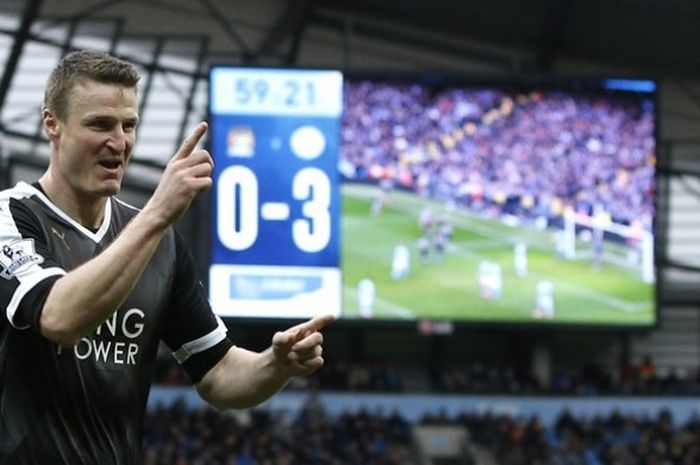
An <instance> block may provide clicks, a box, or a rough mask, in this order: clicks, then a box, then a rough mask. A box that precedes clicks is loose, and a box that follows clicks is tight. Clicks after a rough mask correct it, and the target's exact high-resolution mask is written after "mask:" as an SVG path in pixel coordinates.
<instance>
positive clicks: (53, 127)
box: [41, 108, 61, 142]
mask: <svg viewBox="0 0 700 465" xmlns="http://www.w3.org/2000/svg"><path fill="white" fill-rule="evenodd" d="M41 120H42V124H43V126H44V131H45V132H46V136H47V137H48V138H49V140H50V141H51V142H55V141H56V139H58V137H59V136H60V135H61V121H60V120H59V119H58V118H57V117H56V115H55V114H54V113H53V112H52V111H51V110H49V109H48V108H44V110H43V111H42V112H41Z"/></svg>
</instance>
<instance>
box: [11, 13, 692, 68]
mask: <svg viewBox="0 0 700 465" xmlns="http://www.w3.org/2000/svg"><path fill="white" fill-rule="evenodd" d="M28 9H29V10H30V14H35V15H36V16H37V17H38V16H40V17H43V18H52V20H53V21H71V20H75V19H85V18H115V19H117V20H118V21H119V22H120V26H119V33H121V34H170V35H182V36H185V35H198V36H202V37H206V40H207V53H208V55H209V57H210V59H211V60H213V61H219V62H221V61H228V60H230V61H236V62H247V63H256V64H288V65H293V64H294V65H296V64H301V65H320V66H339V67H342V68H343V69H346V70H348V69H358V68H363V67H374V68H376V67H379V66H382V67H385V68H389V69H391V68H397V67H398V68H404V69H415V68H419V69H420V68H425V67H426V66H428V65H429V66H430V69H436V68H442V69H445V70H462V69H471V68H473V67H476V68H478V69H481V70H486V71H509V72H512V71H525V72H537V73H555V72H560V71H562V72H580V71H581V70H585V71H587V72H591V71H594V72H595V71H598V72H611V71H614V72H624V73H625V74H627V75H653V76H661V77H665V76H672V77H679V78H698V77H700V53H698V52H699V51H698V50H697V48H698V45H697V44H700V29H699V28H697V27H696V26H697V24H698V20H700V3H699V2H691V1H687V0H587V1H585V2H584V1H575V0H528V1H519V0H489V1H488V2H484V1H477V0H461V1H455V0H430V1H427V0H353V1H346V0H295V1H284V0H237V1H230V0H148V1H140V0H139V1H137V0H3V1H2V3H1V4H0V13H2V11H14V12H17V13H19V14H22V13H24V12H25V11H27V10H28Z"/></svg>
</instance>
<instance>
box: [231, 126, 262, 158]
mask: <svg viewBox="0 0 700 465" xmlns="http://www.w3.org/2000/svg"><path fill="white" fill-rule="evenodd" d="M226 151H227V153H228V156H229V157H245V158H249V157H252V156H253V154H254V153H255V133H254V132H253V129H252V128H251V127H250V126H233V127H231V128H230V129H229V130H228V137H227V138H226Z"/></svg>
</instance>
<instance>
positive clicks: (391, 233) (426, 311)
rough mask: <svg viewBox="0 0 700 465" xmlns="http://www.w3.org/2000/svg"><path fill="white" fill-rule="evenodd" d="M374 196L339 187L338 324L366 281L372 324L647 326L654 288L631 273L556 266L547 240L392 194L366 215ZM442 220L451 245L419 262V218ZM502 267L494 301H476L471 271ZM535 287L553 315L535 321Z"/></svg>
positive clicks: (367, 190)
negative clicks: (517, 257) (517, 264)
mask: <svg viewBox="0 0 700 465" xmlns="http://www.w3.org/2000/svg"><path fill="white" fill-rule="evenodd" d="M376 189H377V188H376V187H372V186H359V185H351V184H346V185H344V186H343V216H342V218H343V219H342V244H343V246H342V268H343V285H344V296H343V315H344V317H346V318H359V317H360V315H359V313H358V297H357V285H358V283H359V282H360V280H362V279H364V278H367V279H370V280H372V281H373V282H374V285H375V289H376V291H375V299H374V305H373V308H372V316H371V317H372V318H373V319H399V320H401V319H403V320H412V319H417V320H422V319H449V320H455V321H467V322H469V321H471V322H494V323H512V322H514V323H536V322H541V323H546V324H552V323H554V324H562V323H563V324H574V323H584V324H594V325H634V326H636V325H640V326H643V325H650V324H653V323H654V316H655V311H654V309H655V302H654V285H653V284H649V283H644V282H643V281H642V280H641V278H640V277H639V272H638V270H633V269H626V268H624V267H620V266H616V265H611V264H609V263H603V265H602V266H601V267H600V269H599V270H595V269H594V268H593V264H592V262H591V260H581V261H566V260H562V259H560V258H558V257H557V256H556V253H555V243H554V238H553V232H552V231H540V230H535V229H534V228H531V227H524V226H507V225H505V224H503V223H502V222H501V221H498V220H495V219H489V218H485V217H481V216H476V215H473V214H469V213H466V212H461V211H460V212H457V211H447V210H445V209H444V207H443V206H441V205H440V204H438V203H436V202H431V201H429V200H426V199H423V198H419V197H417V196H415V195H411V194H407V193H405V192H397V191H394V192H392V193H391V194H390V195H389V200H388V202H387V204H386V206H385V207H384V209H383V211H382V212H381V213H380V214H379V215H372V213H371V201H372V197H373V195H374V194H375V192H376ZM426 206H428V207H430V208H431V210H433V211H435V212H441V213H442V214H445V215H449V218H450V220H451V222H452V224H453V235H452V241H451V244H450V245H449V247H448V248H447V249H446V251H445V253H444V256H443V258H442V260H438V259H436V258H435V257H432V258H429V259H426V260H421V257H419V254H418V252H417V247H416V244H417V241H418V239H419V237H420V236H421V227H420V225H419V214H420V211H421V210H422V209H423V208H424V207H426ZM517 240H524V241H526V242H527V244H528V254H527V260H528V272H527V275H526V276H524V277H519V276H517V275H516V273H515V270H514V266H513V262H514V260H513V245H514V244H515V243H516V242H517ZM398 244H404V245H406V246H407V247H408V249H409V251H410V264H411V266H410V273H409V275H408V276H407V277H406V278H404V279H400V280H395V279H392V277H391V262H392V254H393V250H394V247H395V246H396V245H398ZM484 260H489V261H493V262H496V263H498V264H500V266H501V270H502V283H503V284H502V294H501V296H500V298H495V299H485V298H482V295H481V289H480V287H479V284H478V280H477V268H478V265H479V262H481V261H484ZM542 280H548V281H551V283H552V284H553V286H554V292H553V296H554V308H555V312H554V315H553V316H552V317H550V318H546V319H539V318H536V317H535V313H534V308H535V306H536V305H535V302H536V293H535V288H536V286H537V283H538V282H541V281H542Z"/></svg>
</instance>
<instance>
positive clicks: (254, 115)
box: [209, 66, 343, 318]
mask: <svg viewBox="0 0 700 465" xmlns="http://www.w3.org/2000/svg"><path fill="white" fill-rule="evenodd" d="M209 77H210V96H209V97H210V98H209V113H210V126H211V128H210V131H211V133H210V149H211V153H212V156H213V158H214V163H215V168H214V174H213V176H214V187H213V193H212V194H213V195H212V216H211V218H212V224H211V231H212V237H211V244H212V250H211V265H210V269H209V297H210V300H211V304H212V307H213V309H214V311H215V312H216V313H217V314H219V315H221V316H235V317H248V318H310V317H313V316H316V315H320V314H326V313H332V314H335V315H340V312H341V300H342V299H341V296H342V285H341V272H340V238H339V234H340V226H339V221H340V220H339V215H340V188H339V180H338V177H339V175H338V169H337V165H338V151H339V130H340V117H341V113H342V107H343V78H342V74H341V73H340V72H339V71H331V70H299V69H295V70H290V69H267V68H243V67H230V66H227V67H224V66H221V67H216V66H215V67H212V68H211V70H210V76H209Z"/></svg>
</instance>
